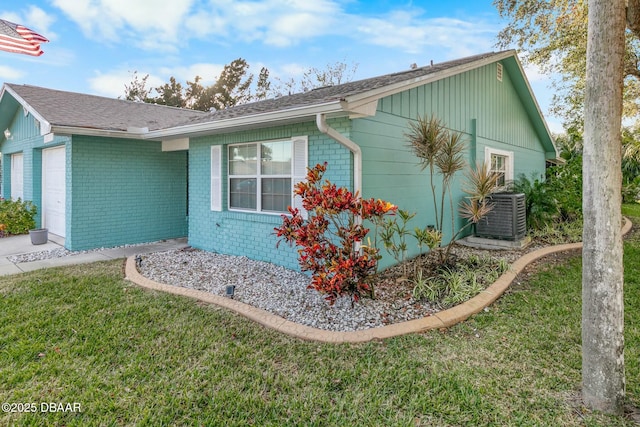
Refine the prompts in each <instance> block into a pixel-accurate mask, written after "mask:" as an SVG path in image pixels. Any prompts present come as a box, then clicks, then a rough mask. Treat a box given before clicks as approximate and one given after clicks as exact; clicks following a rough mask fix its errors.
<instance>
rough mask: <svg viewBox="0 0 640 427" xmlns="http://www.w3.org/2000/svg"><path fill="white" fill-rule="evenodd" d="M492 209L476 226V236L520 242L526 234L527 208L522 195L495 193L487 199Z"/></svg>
mask: <svg viewBox="0 0 640 427" xmlns="http://www.w3.org/2000/svg"><path fill="white" fill-rule="evenodd" d="M488 202H489V203H490V204H491V205H493V209H491V212H489V213H488V214H487V215H486V216H485V217H484V218H482V219H481V220H480V221H479V222H478V223H477V224H476V236H477V237H487V238H492V239H501V240H520V239H522V238H524V237H525V234H526V233H527V207H526V205H525V199H524V194H522V193H495V194H492V195H491V196H489V197H488Z"/></svg>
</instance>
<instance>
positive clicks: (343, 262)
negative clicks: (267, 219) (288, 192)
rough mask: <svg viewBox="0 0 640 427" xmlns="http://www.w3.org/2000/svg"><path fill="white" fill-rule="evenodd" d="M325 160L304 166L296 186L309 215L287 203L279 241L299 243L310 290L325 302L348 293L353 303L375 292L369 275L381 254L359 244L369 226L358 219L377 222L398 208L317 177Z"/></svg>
mask: <svg viewBox="0 0 640 427" xmlns="http://www.w3.org/2000/svg"><path fill="white" fill-rule="evenodd" d="M326 170H327V163H326V162H325V163H324V164H323V165H320V164H318V165H316V166H315V167H314V168H312V169H309V170H308V173H307V180H306V181H303V182H299V183H298V184H296V186H295V190H294V193H295V194H296V195H298V196H300V197H301V198H302V206H303V207H304V209H305V210H306V211H307V213H308V218H307V219H306V220H305V219H304V218H303V217H302V214H301V213H300V211H299V210H298V209H296V208H292V207H289V213H290V215H282V225H281V226H280V227H276V228H275V229H274V230H275V231H276V234H277V236H278V237H279V238H280V240H278V245H279V244H280V243H281V242H282V240H284V241H285V242H287V243H289V244H290V245H293V244H296V245H298V246H300V249H298V256H299V263H300V267H301V269H302V270H303V271H310V272H311V275H312V276H311V277H312V279H311V284H310V285H309V287H310V288H313V289H316V290H317V291H319V292H321V293H324V294H326V299H327V301H329V303H330V304H333V303H335V301H336V299H337V298H338V297H340V296H343V295H350V296H351V298H352V304H353V303H354V302H357V301H358V300H359V299H360V298H361V297H362V296H371V297H373V296H374V289H373V280H372V278H373V275H374V274H375V272H376V270H377V267H378V261H379V260H380V258H381V256H380V254H379V250H378V249H377V248H376V247H375V245H362V242H363V241H364V239H365V238H366V236H367V233H368V232H369V229H368V228H366V227H365V226H364V225H363V224H362V221H364V220H369V221H372V222H374V223H375V222H378V221H379V220H380V219H381V218H382V217H384V216H385V215H387V214H390V215H392V214H394V213H395V212H396V210H397V207H396V206H394V205H392V204H391V203H388V202H385V201H382V200H380V199H378V200H374V199H369V200H363V199H362V198H360V197H359V195H358V194H357V193H356V194H353V193H352V192H350V191H349V190H348V189H347V188H344V187H337V186H336V185H335V184H332V183H331V182H329V181H328V180H325V181H324V182H323V181H322V177H323V175H324V172H325V171H326Z"/></svg>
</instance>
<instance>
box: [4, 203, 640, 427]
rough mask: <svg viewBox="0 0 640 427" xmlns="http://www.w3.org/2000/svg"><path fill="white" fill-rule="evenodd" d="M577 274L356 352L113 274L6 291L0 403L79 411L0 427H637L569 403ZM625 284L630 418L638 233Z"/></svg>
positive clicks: (523, 287) (574, 380)
mask: <svg viewBox="0 0 640 427" xmlns="http://www.w3.org/2000/svg"><path fill="white" fill-rule="evenodd" d="M625 209H626V212H625V215H631V216H634V217H635V218H632V220H633V221H635V222H636V223H640V210H636V207H635V206H631V207H625ZM580 268H581V267H580V257H579V255H578V254H576V256H575V257H573V258H571V259H570V260H569V261H568V262H567V263H566V264H562V265H559V266H555V267H549V268H546V269H544V271H540V272H539V273H537V274H536V275H535V276H534V277H533V278H532V280H530V281H526V282H523V283H521V284H519V285H518V284H516V285H515V286H514V287H513V288H512V289H511V290H509V291H508V292H507V294H505V295H504V296H503V297H502V298H501V299H500V300H499V301H498V302H497V303H495V304H494V305H492V306H491V307H489V308H488V310H486V311H485V312H482V313H481V314H479V315H476V316H474V317H473V318H472V319H470V320H469V321H467V322H465V323H463V324H460V325H458V326H456V327H453V328H451V329H448V330H443V331H432V332H428V333H424V334H413V335H409V336H403V337H397V338H393V339H388V340H384V341H378V342H371V343H366V344H358V345H351V344H341V345H331V344H318V343H312V342H305V341H300V340H297V339H294V338H290V337H287V336H283V335H280V334H278V333H276V332H273V331H271V330H268V329H265V328H263V327H261V326H258V325H256V324H254V323H252V322H250V321H248V320H246V319H244V318H242V317H239V316H236V315H234V314H232V313H230V312H228V311H225V310H222V309H218V308H216V307H214V306H210V305H206V304H201V303H198V302H196V301H193V300H190V299H186V298H181V297H175V296H170V295H165V294H161V293H157V292H151V291H146V290H142V289H140V288H137V287H136V286H134V285H132V284H130V283H128V282H126V281H124V280H122V264H121V262H108V263H96V264H91V265H84V266H77V267H70V268H62V269H52V270H47V271H38V272H33V273H29V274H24V275H20V276H10V277H4V278H0V402H9V403H24V402H27V403H30V402H33V403H37V404H38V405H39V404H40V402H60V403H73V402H78V403H80V404H81V409H82V412H80V413H23V414H17V413H14V414H11V413H0V425H18V426H24V425H27V426H41V425H66V426H85V425H100V426H105V425H106V426H110V425H114V426H119V425H149V426H161V425H167V426H169V425H225V426H232V425H238V426H240V425H261V426H262V425H272V426H280V425H310V426H313V425H317V426H325V425H345V426H351V425H358V426H373V425H384V426H396V425H397V426H417V425H424V426H427V425H429V426H431V425H439V426H461V425H464V426H467V425H495V426H527V425H530V426H560V425H562V426H573V425H576V426H577V425H587V426H625V425H634V424H633V423H632V422H631V421H630V420H628V419H626V418H624V417H608V416H604V415H602V414H596V413H590V412H588V411H585V410H583V409H582V408H581V407H580V405H579V403H577V402H579V400H578V398H579V394H580V364H581V356H580V274H581V273H580V271H581V270H580ZM625 271H626V273H625V274H626V277H625V304H626V313H625V316H626V320H625V343H626V350H625V359H626V374H627V400H628V402H629V404H632V405H635V406H640V366H639V362H640V236H638V235H635V236H632V237H631V238H630V239H629V240H627V242H626V243H625Z"/></svg>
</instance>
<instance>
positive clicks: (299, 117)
mask: <svg viewBox="0 0 640 427" xmlns="http://www.w3.org/2000/svg"><path fill="white" fill-rule="evenodd" d="M318 113H324V114H327V115H329V116H332V115H335V116H338V115H344V114H348V111H345V109H344V106H343V102H342V101H340V100H335V101H330V102H325V103H322V104H314V105H307V106H303V107H295V108H290V109H286V110H278V111H270V112H267V113H257V114H251V115H246V116H241V117H234V118H229V119H222V120H212V121H209V122H203V123H195V124H187V125H182V126H175V127H170V128H166V129H159V130H155V131H151V132H149V133H147V134H145V135H144V138H145V139H156V140H161V139H165V138H172V137H179V136H188V137H195V136H202V135H211V134H215V133H227V132H233V131H237V130H240V129H252V128H258V127H269V126H277V125H280V124H288V123H295V122H302V121H305V120H315V117H316V115H317V114H318Z"/></svg>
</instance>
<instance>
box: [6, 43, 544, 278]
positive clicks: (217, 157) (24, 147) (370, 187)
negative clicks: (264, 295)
mask: <svg viewBox="0 0 640 427" xmlns="http://www.w3.org/2000/svg"><path fill="white" fill-rule="evenodd" d="M432 114H433V115H435V116H436V117H438V118H439V119H441V120H442V121H443V122H444V123H445V125H446V126H447V127H448V128H449V129H450V130H453V131H457V132H461V133H462V134H463V135H464V137H465V138H466V140H467V141H468V150H467V152H466V156H467V161H468V162H469V163H470V164H474V163H476V162H485V161H486V162H489V161H491V159H492V158H493V160H494V162H493V164H494V165H500V166H499V167H500V168H501V173H503V174H504V175H505V178H506V179H507V180H508V179H512V178H514V177H516V176H518V175H519V174H521V173H522V174H525V175H527V176H531V175H532V174H534V173H535V174H540V175H543V174H544V170H545V161H546V160H549V159H555V158H556V155H557V154H556V149H555V146H554V143H553V140H552V137H551V135H550V132H549V129H548V127H547V125H546V123H545V121H544V118H543V116H542V113H541V111H540V108H539V106H538V104H537V102H536V100H535V97H534V95H533V93H532V90H531V87H530V86H529V83H528V81H527V78H526V76H525V74H524V72H523V69H522V66H521V64H520V62H519V60H518V58H517V55H516V53H515V51H504V52H497V53H487V54H482V55H476V56H471V57H467V58H462V59H458V60H454V61H448V62H443V63H438V64H431V65H428V66H425V67H412V68H411V69H409V70H406V71H401V72H398V73H393V74H388V75H383V76H379V77H373V78H369V79H364V80H359V81H353V82H349V83H345V84H340V85H335V86H329V87H322V88H318V89H314V90H310V91H308V92H305V93H299V94H294V95H290V96H282V97H278V98H274V99H269V100H264V101H259V102H254V103H250V104H244V105H239V106H236V107H233V108H228V109H225V110H221V111H214V112H210V113H202V112H197V111H190V110H184V109H177V108H171V107H165V106H158V105H150V104H142V103H135V102H129V101H124V100H117V99H109V98H102V97H96V96H91V95H83V94H77V93H69V92H62V91H56V90H51V89H44V88H39V87H33V86H22V85H15V84H5V85H4V87H3V89H2V93H1V94H0V129H7V130H8V132H6V135H5V137H4V138H2V139H0V140H1V141H2V142H1V143H0V152H2V165H3V171H2V172H3V173H2V177H3V192H4V194H3V196H4V197H22V198H23V199H27V200H32V201H33V202H34V203H35V204H36V205H37V206H38V208H39V212H40V213H39V217H38V222H39V224H40V225H42V226H46V227H48V228H49V230H50V231H51V232H52V233H55V234H58V235H60V236H62V237H64V238H65V246H66V247H67V248H68V249H71V250H81V249H88V248H91V247H100V246H115V245H121V244H126V243H139V242H145V241H152V240H158V239H165V238H173V237H179V236H188V240H189V244H190V245H191V246H193V247H196V248H201V249H205V250H208V251H215V252H219V253H226V254H233V255H245V256H247V257H249V258H253V259H258V260H265V261H269V262H273V263H276V264H279V265H283V266H286V267H290V268H296V267H297V254H296V251H295V249H294V248H289V247H288V246H287V245H280V246H279V248H278V249H276V241H277V240H276V237H275V235H274V233H273V228H274V227H276V226H278V225H279V224H280V223H281V217H280V216H281V214H282V213H285V212H286V210H287V206H289V205H296V204H297V203H298V201H297V200H294V197H293V192H292V189H293V186H294V185H295V183H296V182H298V181H299V180H302V179H304V177H305V173H306V168H307V167H308V166H313V165H315V164H317V163H322V162H327V163H328V170H327V173H326V175H325V177H326V178H327V179H329V180H331V181H332V182H334V183H336V184H338V185H343V186H347V187H349V188H350V189H352V190H353V191H359V192H360V194H362V196H363V197H365V198H370V197H373V198H380V199H383V200H387V201H390V202H392V203H394V204H396V205H398V206H399V207H400V208H402V209H405V210H408V211H411V212H416V213H417V215H416V218H415V219H414V220H413V221H414V223H413V225H412V227H413V226H421V227H423V226H425V225H427V224H432V223H433V207H432V205H431V203H432V202H431V196H430V188H429V185H428V175H427V172H426V171H422V170H421V169H420V167H419V166H418V159H417V158H416V157H415V155H414V154H413V153H412V152H411V149H410V148H409V147H408V141H407V138H406V133H407V132H408V130H409V123H410V121H412V120H416V118H417V117H419V116H423V117H424V116H430V115H432ZM0 138H1V137H0ZM461 182H462V178H460V179H459V180H458V181H457V182H456V184H455V186H454V187H455V188H454V191H453V196H454V200H459V199H461V198H462V195H463V193H462V191H461V189H460V188H459V187H460V186H461ZM454 215H456V217H457V216H458V214H457V212H454ZM456 222H457V224H462V221H461V220H460V218H457V219H456ZM446 237H447V236H445V238H446ZM448 237H449V238H450V237H451V236H448ZM383 252H384V251H383ZM391 261H392V260H391V258H389V257H386V258H385V259H383V262H382V265H388V264H390V263H391Z"/></svg>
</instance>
